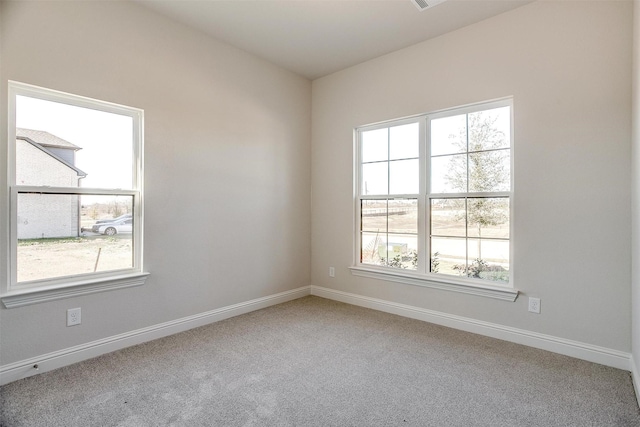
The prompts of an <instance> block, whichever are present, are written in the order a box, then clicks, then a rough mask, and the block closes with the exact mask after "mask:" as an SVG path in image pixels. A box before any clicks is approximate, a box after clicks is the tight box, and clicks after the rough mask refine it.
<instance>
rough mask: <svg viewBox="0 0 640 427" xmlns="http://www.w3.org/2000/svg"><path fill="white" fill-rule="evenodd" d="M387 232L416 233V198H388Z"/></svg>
mask: <svg viewBox="0 0 640 427" xmlns="http://www.w3.org/2000/svg"><path fill="white" fill-rule="evenodd" d="M389 233H412V234H418V200H416V199H409V200H389ZM416 248H417V247H416Z"/></svg>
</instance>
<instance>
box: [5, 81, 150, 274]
mask: <svg viewBox="0 0 640 427" xmlns="http://www.w3.org/2000/svg"><path fill="white" fill-rule="evenodd" d="M15 93H16V95H15V98H14V99H13V102H14V103H15V104H14V109H15V123H14V124H13V125H14V127H13V130H14V132H15V134H14V135H12V136H13V137H14V138H15V139H14V140H13V141H10V143H13V156H12V157H13V158H12V159H10V162H11V161H13V163H12V165H11V166H12V171H13V173H12V175H13V176H12V181H13V182H12V183H10V185H11V187H12V188H11V197H12V199H11V202H12V203H11V218H12V221H11V225H12V227H11V233H12V248H11V253H12V255H13V256H12V283H13V284H15V285H17V286H20V285H31V284H33V285H42V284H43V283H44V284H46V283H59V282H60V281H62V280H64V281H65V282H69V281H70V282H72V283H73V281H74V280H75V279H77V278H86V277H94V276H95V277H104V276H105V275H109V274H113V273H115V272H133V271H141V265H140V264H141V248H140V242H141V230H140V229H139V227H140V226H141V206H140V182H141V181H140V180H141V138H140V134H141V125H142V115H141V111H140V110H137V109H133V108H129V107H123V106H118V105H114V104H110V103H106V102H101V101H96V100H90V99H87V98H82V97H77V96H75V95H69V94H62V93H60V92H55V91H49V90H47V89H42V88H34V87H30V86H26V85H24V86H23V85H16V87H15Z"/></svg>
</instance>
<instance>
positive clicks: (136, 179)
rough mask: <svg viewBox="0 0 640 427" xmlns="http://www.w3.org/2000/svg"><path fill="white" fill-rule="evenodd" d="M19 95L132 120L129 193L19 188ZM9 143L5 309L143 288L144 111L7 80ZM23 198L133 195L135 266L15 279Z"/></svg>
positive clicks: (107, 189) (104, 190)
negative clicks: (19, 206)
mask: <svg viewBox="0 0 640 427" xmlns="http://www.w3.org/2000/svg"><path fill="white" fill-rule="evenodd" d="M18 96H26V97H30V98H37V99H41V100H45V101H51V102H56V103H62V104H68V105H73V106H77V107H82V108H89V109H93V110H98V111H104V112H108V113H113V114H118V115H122V116H127V117H131V118H132V122H133V153H132V163H133V164H132V168H133V171H132V186H131V188H130V189H124V190H122V189H114V188H88V187H53V186H46V185H42V186H38V185H17V184H16V99H17V97H18ZM8 97H9V99H8V115H9V117H8V126H7V128H8V129H7V130H8V140H7V174H8V175H7V185H8V197H9V200H8V203H7V204H6V206H7V208H6V212H7V213H8V215H7V218H8V222H9V224H8V231H9V234H8V241H7V242H6V245H7V250H8V254H9V256H8V258H7V264H6V267H7V270H6V271H7V273H8V277H7V279H8V280H7V281H6V283H3V284H2V288H1V289H0V294H1V296H0V299H2V302H3V303H4V305H5V307H7V308H12V307H19V306H23V305H28V304H34V303H38V302H43V301H49V300H55V299H61V298H67V297H72V296H77V295H83V294H88V293H94V292H102V291H107V290H110V289H118V288H124V287H131V286H139V285H142V284H144V282H145V280H146V277H147V276H148V273H145V272H144V270H143V236H144V233H143V230H144V224H143V217H144V215H143V210H144V205H143V176H144V175H143V172H144V171H143V153H144V148H143V145H144V111H143V110H141V109H139V108H134V107H127V106H124V105H119V104H114V103H110V102H106V101H100V100H96V99H92V98H88V97H84V96H80V95H74V94H69V93H65V92H60V91H57V90H53V89H47V88H43V87H38V86H33V85H30V84H26V83H20V82H15V81H9V83H8ZM19 194H51V195H61V194H69V195H78V196H81V195H105V196H109V195H118V196H130V197H132V202H133V212H132V218H133V220H134V223H135V224H136V226H135V227H134V228H133V232H132V239H133V242H134V244H133V254H132V256H133V265H132V267H131V268H127V269H120V270H110V271H103V272H95V273H85V274H76V275H70V276H62V277H54V278H49V279H40V280H33V281H26V282H18V281H17V247H18V238H17V236H18V230H17V228H18V227H17V214H18V206H17V202H18V195H19Z"/></svg>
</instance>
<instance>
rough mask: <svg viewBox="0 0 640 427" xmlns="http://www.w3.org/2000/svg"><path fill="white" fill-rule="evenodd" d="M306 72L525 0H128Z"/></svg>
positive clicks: (347, 62)
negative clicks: (425, 4) (423, 1)
mask: <svg viewBox="0 0 640 427" xmlns="http://www.w3.org/2000/svg"><path fill="white" fill-rule="evenodd" d="M135 1H137V2H138V3H139V4H142V5H144V6H145V7H148V8H150V9H153V10H156V11H157V12H159V13H161V14H163V15H165V16H168V17H170V18H172V19H174V20H176V21H180V22H183V23H185V24H187V25H189V26H191V27H193V28H196V29H200V30H202V31H204V32H206V33H208V34H210V35H211V36H213V37H215V38H216V39H219V40H222V41H224V42H227V43H229V44H231V45H233V46H236V47H238V48H240V49H242V50H245V51H247V52H250V53H253V54H255V55H257V56H259V57H261V58H264V59H266V60H268V61H270V62H273V63H275V64H278V65H280V66H282V67H283V68H286V69H288V70H291V71H293V72H295V73H298V74H300V75H302V76H304V77H307V78H309V79H315V78H318V77H322V76H325V75H327V74H331V73H333V72H335V71H338V70H341V69H344V68H347V67H350V66H352V65H355V64H358V63H361V62H364V61H367V60H369V59H372V58H375V57H378V56H381V55H384V54H386V53H389V52H393V51H395V50H398V49H402V48H404V47H407V46H411V45H413V44H415V43H418V42H421V41H424V40H427V39H430V38H434V37H437V36H439V35H442V34H444V33H447V32H450V31H453V30H456V29H458V28H462V27H464V26H467V25H470V24H473V23H475V22H478V21H481V20H484V19H487V18H489V17H492V16H494V15H498V14H500V13H503V12H506V11H509V10H512V9H515V8H517V7H520V6H523V5H524V4H526V3H529V2H531V1H532V0H447V1H445V2H444V3H442V4H439V5H436V6H433V7H431V8H429V9H426V10H425V11H422V12H421V11H419V10H418V9H417V8H416V6H415V5H414V4H413V3H412V2H411V0H288V1H283V0H135Z"/></svg>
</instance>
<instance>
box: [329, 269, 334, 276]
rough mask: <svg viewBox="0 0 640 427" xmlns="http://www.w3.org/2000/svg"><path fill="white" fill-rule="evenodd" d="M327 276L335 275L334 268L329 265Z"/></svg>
mask: <svg viewBox="0 0 640 427" xmlns="http://www.w3.org/2000/svg"><path fill="white" fill-rule="evenodd" d="M329 277H336V269H335V268H333V267H329Z"/></svg>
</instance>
